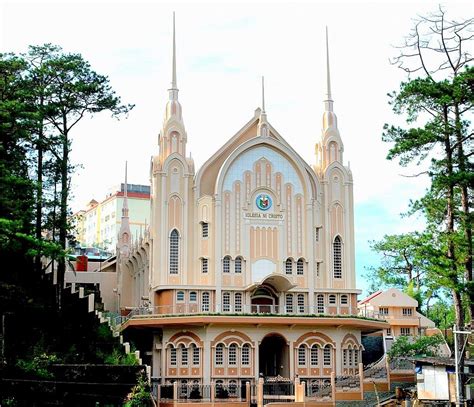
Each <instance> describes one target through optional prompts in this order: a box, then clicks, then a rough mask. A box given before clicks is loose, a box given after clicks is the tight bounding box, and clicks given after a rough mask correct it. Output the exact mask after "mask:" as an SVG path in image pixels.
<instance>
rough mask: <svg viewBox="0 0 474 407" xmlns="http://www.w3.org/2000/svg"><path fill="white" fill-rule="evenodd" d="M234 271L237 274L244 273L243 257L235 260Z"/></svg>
mask: <svg viewBox="0 0 474 407" xmlns="http://www.w3.org/2000/svg"><path fill="white" fill-rule="evenodd" d="M234 266H235V267H234V270H235V272H236V273H242V257H237V258H236V259H235V265H234Z"/></svg>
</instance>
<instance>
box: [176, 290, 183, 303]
mask: <svg viewBox="0 0 474 407" xmlns="http://www.w3.org/2000/svg"><path fill="white" fill-rule="evenodd" d="M176 301H178V302H183V301H184V291H178V292H177V293H176Z"/></svg>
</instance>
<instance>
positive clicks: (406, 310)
mask: <svg viewBox="0 0 474 407" xmlns="http://www.w3.org/2000/svg"><path fill="white" fill-rule="evenodd" d="M402 314H403V316H404V317H411V316H412V315H413V311H412V309H411V308H403V309H402Z"/></svg>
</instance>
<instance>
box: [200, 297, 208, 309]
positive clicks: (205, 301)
mask: <svg viewBox="0 0 474 407" xmlns="http://www.w3.org/2000/svg"><path fill="white" fill-rule="evenodd" d="M201 311H203V312H208V311H209V293H202V302H201Z"/></svg>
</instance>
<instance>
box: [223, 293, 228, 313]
mask: <svg viewBox="0 0 474 407" xmlns="http://www.w3.org/2000/svg"><path fill="white" fill-rule="evenodd" d="M222 311H224V312H229V311H230V293H223V294H222Z"/></svg>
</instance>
